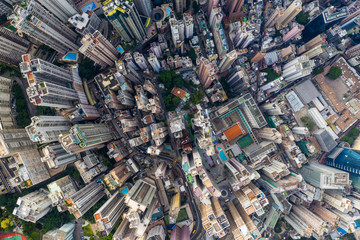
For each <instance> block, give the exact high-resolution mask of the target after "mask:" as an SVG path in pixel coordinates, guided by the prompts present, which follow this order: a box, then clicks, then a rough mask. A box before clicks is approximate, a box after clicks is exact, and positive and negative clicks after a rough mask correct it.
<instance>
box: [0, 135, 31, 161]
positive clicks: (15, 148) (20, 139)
mask: <svg viewBox="0 0 360 240" xmlns="http://www.w3.org/2000/svg"><path fill="white" fill-rule="evenodd" d="M0 144H1V145H0V156H1V157H9V156H11V155H13V154H15V153H18V152H23V151H28V150H31V149H34V148H35V147H36V146H35V145H34V143H33V142H32V141H31V140H30V138H29V136H28V134H27V133H26V131H25V129H7V130H1V131H0Z"/></svg>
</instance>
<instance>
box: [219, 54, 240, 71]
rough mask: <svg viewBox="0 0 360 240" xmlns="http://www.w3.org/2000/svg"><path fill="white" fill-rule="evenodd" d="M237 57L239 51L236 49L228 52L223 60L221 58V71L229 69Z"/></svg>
mask: <svg viewBox="0 0 360 240" xmlns="http://www.w3.org/2000/svg"><path fill="white" fill-rule="evenodd" d="M236 59H237V52H236V50H232V51H231V52H229V53H227V54H226V55H225V56H224V58H223V60H221V62H220V64H219V72H224V71H226V70H228V69H229V68H230V66H231V64H233V62H234V61H235V60H236Z"/></svg>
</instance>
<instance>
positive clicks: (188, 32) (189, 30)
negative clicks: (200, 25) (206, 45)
mask: <svg viewBox="0 0 360 240" xmlns="http://www.w3.org/2000/svg"><path fill="white" fill-rule="evenodd" d="M184 23H185V38H186V39H190V38H192V37H193V35H194V19H193V17H192V15H191V14H190V13H184Z"/></svg>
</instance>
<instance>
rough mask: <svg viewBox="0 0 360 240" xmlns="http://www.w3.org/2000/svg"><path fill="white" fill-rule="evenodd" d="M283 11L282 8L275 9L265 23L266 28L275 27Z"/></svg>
mask: <svg viewBox="0 0 360 240" xmlns="http://www.w3.org/2000/svg"><path fill="white" fill-rule="evenodd" d="M281 10H282V9H281V8H280V7H276V8H275V9H274V11H273V12H272V13H271V14H270V16H269V18H268V19H267V21H266V23H265V27H266V28H268V27H273V26H274V25H275V23H276V21H277V19H278V18H279V17H280V16H281Z"/></svg>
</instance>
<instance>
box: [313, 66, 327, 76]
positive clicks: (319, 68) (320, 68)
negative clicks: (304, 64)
mask: <svg viewBox="0 0 360 240" xmlns="http://www.w3.org/2000/svg"><path fill="white" fill-rule="evenodd" d="M322 72H324V67H323V66H319V67H317V68H315V69H314V70H313V71H312V74H313V75H318V74H320V73H322Z"/></svg>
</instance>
